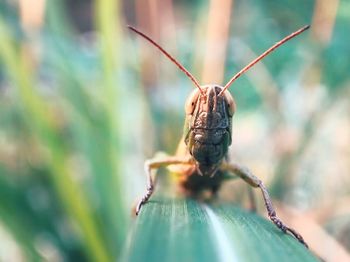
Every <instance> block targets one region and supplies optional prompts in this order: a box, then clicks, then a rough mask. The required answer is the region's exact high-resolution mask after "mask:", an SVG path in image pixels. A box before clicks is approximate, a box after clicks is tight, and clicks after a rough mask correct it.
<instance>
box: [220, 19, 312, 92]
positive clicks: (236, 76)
mask: <svg viewBox="0 0 350 262" xmlns="http://www.w3.org/2000/svg"><path fill="white" fill-rule="evenodd" d="M309 28H310V25H306V26H304V27H302V28H300V29H299V30H297V31H295V32H294V33H291V34H290V35H288V36H286V37H285V38H283V39H282V40H281V41H279V42H277V43H276V44H274V45H273V46H271V47H270V48H269V49H267V50H266V51H265V52H264V53H262V54H261V55H260V56H258V57H257V58H255V59H254V60H253V61H252V62H250V63H249V64H248V65H247V66H245V67H244V68H243V69H242V70H241V71H239V72H238V73H237V74H235V75H234V76H233V77H232V78H231V79H230V81H228V83H227V84H226V85H225V86H224V88H223V89H222V90H221V92H220V93H219V95H222V94H223V93H224V92H225V90H227V89H228V88H229V87H230V85H231V84H232V83H233V82H234V81H235V80H236V79H237V78H239V77H240V76H241V75H243V74H244V73H245V72H246V71H248V70H249V69H250V68H251V67H252V66H254V65H255V64H256V63H257V62H259V61H260V60H261V59H263V58H264V57H265V56H267V55H268V54H270V53H271V52H272V51H273V50H275V49H276V48H277V47H279V46H281V45H283V44H284V43H285V42H287V41H289V40H290V39H292V38H293V37H295V36H297V35H299V34H301V33H302V32H304V31H305V30H307V29H309Z"/></svg>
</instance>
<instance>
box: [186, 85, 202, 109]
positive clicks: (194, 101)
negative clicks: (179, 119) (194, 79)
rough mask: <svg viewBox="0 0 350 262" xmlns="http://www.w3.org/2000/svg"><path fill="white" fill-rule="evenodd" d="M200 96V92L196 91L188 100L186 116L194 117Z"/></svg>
mask: <svg viewBox="0 0 350 262" xmlns="http://www.w3.org/2000/svg"><path fill="white" fill-rule="evenodd" d="M199 94H200V92H199V90H197V89H195V90H193V91H192V93H191V94H190V96H189V97H188V99H187V101H186V104H185V112H186V115H192V114H193V111H194V109H195V108H196V104H197V101H198V96H199Z"/></svg>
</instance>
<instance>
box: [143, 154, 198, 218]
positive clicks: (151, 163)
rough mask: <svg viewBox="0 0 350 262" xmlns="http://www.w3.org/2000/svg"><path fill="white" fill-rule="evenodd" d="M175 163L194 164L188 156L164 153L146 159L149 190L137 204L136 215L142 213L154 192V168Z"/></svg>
mask: <svg viewBox="0 0 350 262" xmlns="http://www.w3.org/2000/svg"><path fill="white" fill-rule="evenodd" d="M160 155H162V156H160ZM174 164H188V165H190V164H192V162H191V159H189V158H188V157H176V156H169V155H166V154H164V153H158V154H156V156H155V157H154V158H152V159H149V160H146V161H145V166H144V167H145V172H146V175H147V191H146V193H145V194H144V196H143V197H142V198H141V200H140V201H139V203H138V204H137V206H136V215H138V214H139V213H140V210H141V207H142V206H143V205H144V204H145V203H146V202H147V201H148V199H149V198H150V197H151V195H152V194H153V192H154V187H155V182H156V175H157V173H155V177H154V179H153V178H152V174H151V171H152V169H158V168H160V167H165V166H169V165H174Z"/></svg>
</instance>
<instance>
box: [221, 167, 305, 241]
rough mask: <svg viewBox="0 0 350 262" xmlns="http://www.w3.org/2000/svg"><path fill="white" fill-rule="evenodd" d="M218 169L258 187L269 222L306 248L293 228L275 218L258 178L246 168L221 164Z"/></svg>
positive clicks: (271, 205)
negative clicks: (289, 234)
mask: <svg viewBox="0 0 350 262" xmlns="http://www.w3.org/2000/svg"><path fill="white" fill-rule="evenodd" d="M220 168H221V169H222V170H225V171H229V172H232V173H234V174H235V175H237V176H238V177H240V178H242V179H243V180H244V181H245V182H247V183H248V184H249V185H251V186H252V187H259V188H260V190H261V192H262V195H263V198H264V202H265V207H266V210H267V214H268V216H269V218H270V220H271V221H272V222H273V223H274V224H275V225H276V226H277V227H278V228H279V229H281V230H282V231H283V232H285V233H286V232H289V233H291V234H292V235H293V236H294V237H295V238H296V239H297V240H299V242H300V243H302V244H303V245H304V246H306V247H308V245H307V244H306V242H305V241H304V239H303V237H302V236H301V235H300V234H299V233H298V232H296V231H295V230H294V229H293V228H290V227H288V226H286V225H285V224H284V223H283V222H282V221H281V219H279V218H278V217H277V214H276V211H275V208H274V207H273V204H272V201H271V198H270V195H269V193H268V191H267V189H266V187H265V186H264V184H263V182H262V181H261V180H260V179H259V178H257V177H256V176H254V175H253V174H252V173H251V171H250V170H249V169H248V168H246V167H244V166H241V165H238V164H227V163H224V164H222V166H221V167H220Z"/></svg>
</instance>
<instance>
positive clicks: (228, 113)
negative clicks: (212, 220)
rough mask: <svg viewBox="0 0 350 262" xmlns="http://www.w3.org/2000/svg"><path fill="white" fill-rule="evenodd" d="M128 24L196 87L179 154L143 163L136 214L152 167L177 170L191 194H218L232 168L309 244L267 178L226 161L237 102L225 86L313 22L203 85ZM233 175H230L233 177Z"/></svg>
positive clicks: (278, 223)
mask: <svg viewBox="0 0 350 262" xmlns="http://www.w3.org/2000/svg"><path fill="white" fill-rule="evenodd" d="M129 28H130V29H131V30H132V31H134V32H135V33H137V34H139V35H141V36H142V37H144V38H145V39H146V40H148V41H149V42H150V43H152V44H153V45H154V46H156V47H157V48H158V49H159V50H160V51H161V52H162V53H163V54H164V55H165V56H167V57H168V58H169V59H170V60H171V61H172V62H173V63H174V64H176V65H177V66H178V67H179V68H180V70H181V71H183V72H184V73H185V74H186V75H187V76H188V77H189V78H190V79H191V81H192V82H193V83H194V85H195V86H196V87H197V89H196V90H194V91H193V92H192V94H191V95H190V97H189V98H188V100H187V102H186V106H185V111H186V119H185V127H184V137H183V141H182V142H180V144H179V147H178V150H177V153H176V155H175V156H169V155H165V156H163V157H161V158H159V157H155V158H154V159H151V160H148V161H146V163H145V169H146V173H147V175H148V187H147V192H146V194H145V195H144V196H143V198H142V199H141V201H140V202H139V203H138V205H137V207H136V214H138V213H139V212H140V210H141V207H142V206H143V205H144V204H145V203H147V201H148V200H149V198H150V197H151V195H152V193H153V191H154V179H153V178H152V174H151V170H152V169H157V168H159V167H161V166H165V167H168V168H169V169H170V170H172V171H176V172H177V173H178V174H179V180H180V185H181V187H182V188H183V189H185V191H186V192H187V193H189V194H190V195H197V194H198V193H200V192H201V191H202V190H204V189H210V190H211V191H212V192H214V193H215V192H216V191H217V190H218V188H219V187H220V185H221V183H222V181H223V180H225V179H226V174H227V173H231V174H232V173H233V174H234V175H235V176H238V177H240V178H242V179H243V180H244V181H245V182H247V183H248V184H249V185H250V186H252V187H255V188H260V190H261V192H262V194H263V198H264V202H265V206H266V209H267V212H268V216H269V218H270V219H271V221H272V222H273V223H274V224H275V225H276V226H277V227H278V228H280V229H281V230H282V231H283V232H289V233H290V234H292V235H293V236H294V237H295V238H296V239H298V241H299V242H301V243H302V244H304V245H305V246H306V247H307V244H306V243H305V241H304V239H303V237H302V236H301V235H300V234H299V233H297V232H296V231H295V230H294V229H293V228H290V227H288V226H286V225H285V224H284V223H283V222H282V221H281V220H280V219H279V218H278V217H277V215H276V211H275V209H274V207H273V204H272V201H271V199H270V196H269V194H268V191H267V189H266V187H265V186H264V184H263V182H262V181H261V180H260V179H259V178H257V177H256V176H254V175H253V174H252V173H251V172H250V171H249V169H247V168H245V167H243V166H241V165H239V164H234V163H227V162H226V161H223V160H224V159H225V156H226V155H227V151H228V147H229V146H230V145H231V142H232V116H233V114H234V112H235V102H234V100H233V98H232V96H231V95H230V93H229V92H228V91H227V89H228V88H229V87H230V85H231V84H232V83H233V82H234V81H235V80H236V79H237V78H239V77H240V76H241V75H242V74H243V73H244V72H246V71H247V70H248V69H249V68H251V67H252V66H253V65H255V64H256V63H257V62H258V61H260V60H261V59H262V58H264V57H265V56H267V55H268V54H269V53H271V52H272V51H273V50H275V49H276V48H278V47H279V46H281V45H282V44H284V43H285V42H287V41H288V40H290V39H291V38H293V37H295V36H297V35H299V34H300V33H302V32H304V31H305V30H306V29H308V28H309V26H304V27H303V28H300V29H299V30H297V31H295V32H294V33H292V34H290V35H288V36H287V37H285V38H283V39H282V40H281V41H279V42H277V43H276V44H274V45H273V46H272V47H270V48H269V49H268V50H266V51H265V52H264V53H262V54H261V55H260V56H259V57H257V58H256V59H254V60H253V61H252V62H251V63H249V64H248V65H247V66H245V67H244V68H243V69H242V70H241V71H239V72H238V73H237V74H236V75H234V76H233V77H232V78H231V79H230V80H229V81H228V83H227V84H226V85H225V86H224V87H221V86H219V85H206V86H200V85H199V83H198V81H197V80H196V79H195V78H194V77H193V76H192V74H191V73H190V72H189V71H188V70H186V69H185V68H184V67H183V66H182V65H181V64H180V63H179V62H178V61H177V60H176V59H175V58H174V57H172V56H171V55H170V54H169V53H168V52H166V51H165V50H164V49H163V48H162V47H161V46H159V45H158V44H157V43H156V42H155V41H153V40H152V39H151V38H150V37H148V36H147V35H145V34H143V33H142V32H140V31H138V30H137V29H135V28H133V27H130V26H129ZM163 155H164V154H163ZM230 178H232V176H231V177H230Z"/></svg>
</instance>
